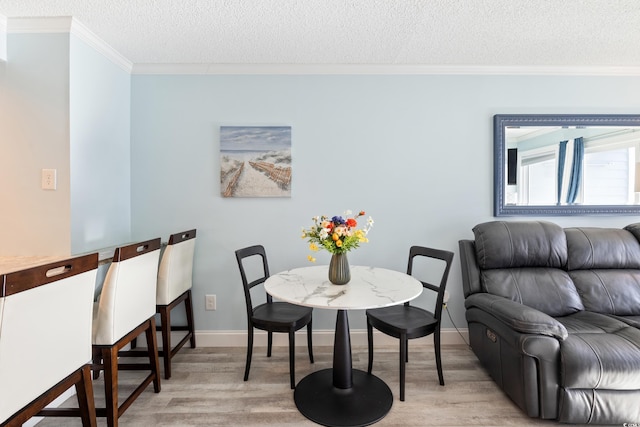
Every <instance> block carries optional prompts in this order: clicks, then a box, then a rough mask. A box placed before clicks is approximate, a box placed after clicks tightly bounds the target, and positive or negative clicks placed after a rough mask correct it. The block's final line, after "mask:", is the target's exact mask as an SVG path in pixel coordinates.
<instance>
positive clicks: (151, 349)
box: [145, 317, 160, 393]
mask: <svg viewBox="0 0 640 427" xmlns="http://www.w3.org/2000/svg"><path fill="white" fill-rule="evenodd" d="M148 322H149V323H148V327H147V329H146V331H145V334H146V337H147V343H148V344H147V352H148V354H149V365H151V371H152V372H153V374H154V377H153V390H154V391H155V392H156V393H160V361H159V360H158V343H157V342H156V319H155V317H152V318H151V319H149V320H148Z"/></svg>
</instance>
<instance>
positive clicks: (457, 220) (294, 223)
mask: <svg viewBox="0 0 640 427" xmlns="http://www.w3.org/2000/svg"><path fill="white" fill-rule="evenodd" d="M639 107H640V80H638V79H637V78H631V77H629V78H626V77H552V76H547V77H543V76H537V77H536V76H436V75H427V76H400V75H398V76H337V75H328V76H309V75H306V76H302V75H300V76H295V75H293V76H284V75H278V76H256V75H254V76H250V75H247V76H214V75H208V76H179V75H176V76H157V75H155V76H154V75H135V76H133V82H132V121H131V123H132V141H131V144H132V165H133V167H132V179H131V191H132V226H133V234H134V237H135V238H137V239H143V238H151V237H155V236H161V237H163V238H165V239H166V237H167V236H168V235H169V234H170V233H172V232H177V231H180V230H185V229H188V228H197V229H198V241H197V246H196V260H195V272H194V274H195V276H194V298H195V302H194V309H195V321H196V328H197V329H198V330H244V328H245V325H246V320H245V312H244V299H243V294H242V290H241V282H240V276H239V273H238V268H237V265H236V261H235V258H234V251H235V250H236V249H238V248H241V247H244V246H248V245H252V244H256V243H260V244H263V245H264V246H265V247H266V249H267V253H268V257H269V262H270V266H271V270H272V272H277V271H281V270H285V269H290V268H294V267H299V266H304V265H307V264H308V261H307V260H306V255H307V245H306V243H305V242H304V241H303V240H302V239H300V229H301V227H303V226H304V227H306V226H308V225H310V222H311V217H312V216H314V215H319V214H328V215H334V214H339V213H341V212H342V211H343V210H345V209H352V210H361V209H364V210H366V211H367V213H368V214H370V215H372V216H373V217H374V219H375V221H376V223H375V226H374V228H373V230H372V231H371V233H370V236H369V237H370V243H368V244H367V245H364V246H363V247H361V248H359V249H357V250H356V251H354V252H351V253H350V254H349V258H350V261H351V263H352V264H370V265H376V266H380V267H386V268H392V269H397V270H402V271H404V270H405V269H406V259H407V254H408V248H409V246H410V245H413V244H419V245H426V246H433V247H437V248H442V249H448V250H452V251H454V252H456V259H455V261H454V262H455V265H454V268H453V270H452V272H451V276H450V280H449V290H450V293H451V301H450V303H449V308H450V309H451V311H452V313H453V318H454V320H455V322H456V324H457V325H458V326H462V327H465V326H466V325H465V321H464V306H463V296H462V288H461V274H460V267H459V265H460V264H459V258H458V240H460V239H464V238H472V236H473V235H472V232H471V228H472V227H473V226H474V225H475V224H477V223H480V222H484V221H490V220H493V219H494V218H493V217H492V206H493V200H492V199H493V190H492V189H493V182H492V177H493V161H492V156H493V153H492V149H493V145H492V141H493V139H492V118H493V115H494V114H507V113H512V114H514V113H576V114H577V113H581V114H589V113H590V114H595V113H627V114H629V113H636V114H637V113H638V110H639ZM221 125H290V126H291V127H292V139H293V146H292V155H293V183H292V197H291V198H290V199H259V198H251V199H233V198H222V197H221V196H220V185H219V179H218V176H219V160H218V155H219V135H218V133H219V127H220V126H221ZM511 219H512V220H516V219H517V218H511ZM547 219H549V220H552V221H555V222H557V223H559V224H561V225H563V226H570V225H595V226H623V225H626V224H628V223H631V222H636V221H640V217H638V216H635V217H597V218H596V217H566V218H547ZM317 258H318V262H323V263H328V261H329V256H328V254H327V253H321V254H319V255H318V256H317ZM205 294H216V295H217V297H218V310H217V311H204V295H205ZM350 318H351V326H352V327H353V328H363V327H364V325H365V323H364V315H363V313H361V312H354V313H351V314H350ZM334 322H335V313H332V312H329V311H324V312H323V311H322V310H316V314H314V328H318V329H328V330H331V329H333V327H334ZM445 327H451V324H450V322H449V321H448V319H445Z"/></svg>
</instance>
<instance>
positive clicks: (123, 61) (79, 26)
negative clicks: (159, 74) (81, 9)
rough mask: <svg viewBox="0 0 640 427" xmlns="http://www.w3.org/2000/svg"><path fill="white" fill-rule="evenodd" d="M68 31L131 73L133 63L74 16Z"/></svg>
mask: <svg viewBox="0 0 640 427" xmlns="http://www.w3.org/2000/svg"><path fill="white" fill-rule="evenodd" d="M70 32H71V34H73V35H75V36H77V37H78V38H79V39H80V40H82V41H84V42H85V43H86V44H88V45H89V46H91V47H92V48H93V49H95V50H96V51H98V52H100V53H101V54H102V55H104V56H105V57H106V58H107V59H109V60H110V61H111V62H113V63H114V64H116V65H117V66H119V67H120V68H122V69H123V70H124V71H126V72H127V73H129V74H131V71H132V70H133V63H132V62H131V61H129V60H128V59H127V58H125V57H124V56H122V55H121V54H120V52H118V51H117V50H115V49H114V48H112V47H111V46H110V45H108V44H107V43H106V42H105V41H104V40H102V39H101V38H99V37H98V36H96V35H95V34H94V33H93V32H91V30H89V29H88V28H87V27H86V26H85V25H84V24H83V23H81V22H80V21H78V20H77V19H76V18H73V21H72V23H71V31H70Z"/></svg>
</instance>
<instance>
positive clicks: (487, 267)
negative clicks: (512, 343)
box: [473, 221, 584, 317]
mask: <svg viewBox="0 0 640 427" xmlns="http://www.w3.org/2000/svg"><path fill="white" fill-rule="evenodd" d="M473 232H474V235H475V248H476V259H477V264H478V268H479V269H480V272H481V273H480V277H481V283H482V288H483V290H484V291H485V292H488V293H491V294H494V295H499V296H502V297H504V298H508V299H511V300H513V301H517V302H519V303H521V304H524V305H527V306H529V307H532V308H535V309H537V310H540V311H542V312H544V313H546V314H548V315H550V316H554V317H555V316H566V315H568V314H572V313H575V312H576V311H579V310H582V309H583V308H584V307H583V305H582V302H581V301H580V296H579V295H578V292H577V290H576V288H575V286H574V285H573V282H572V281H571V278H570V277H569V275H568V274H567V272H566V271H564V268H565V267H566V264H567V241H566V237H565V234H564V230H563V229H562V228H561V227H560V226H558V225H556V224H553V223H550V222H546V221H518V222H507V221H492V222H487V223H484V224H479V225H477V226H476V227H474V229H473Z"/></svg>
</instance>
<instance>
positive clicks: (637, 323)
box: [611, 315, 640, 329]
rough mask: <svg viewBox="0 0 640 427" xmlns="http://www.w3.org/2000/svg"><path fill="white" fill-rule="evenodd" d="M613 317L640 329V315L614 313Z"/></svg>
mask: <svg viewBox="0 0 640 427" xmlns="http://www.w3.org/2000/svg"><path fill="white" fill-rule="evenodd" d="M611 317H613V318H614V319H618V320H620V321H621V322H624V323H626V324H627V325H629V326H633V327H634V328H639V329H640V316H614V315H612V316H611Z"/></svg>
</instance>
